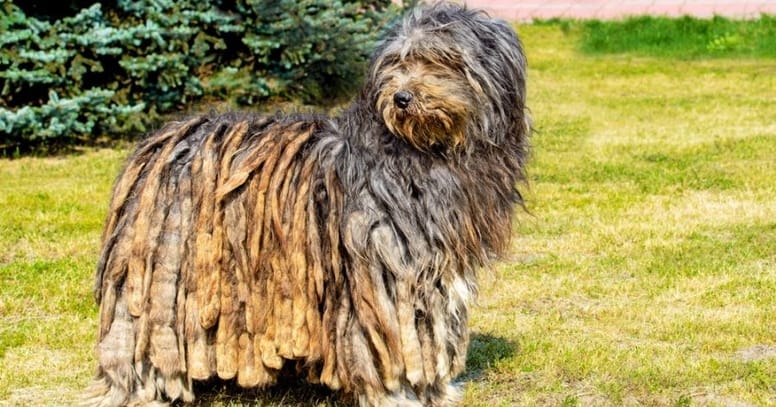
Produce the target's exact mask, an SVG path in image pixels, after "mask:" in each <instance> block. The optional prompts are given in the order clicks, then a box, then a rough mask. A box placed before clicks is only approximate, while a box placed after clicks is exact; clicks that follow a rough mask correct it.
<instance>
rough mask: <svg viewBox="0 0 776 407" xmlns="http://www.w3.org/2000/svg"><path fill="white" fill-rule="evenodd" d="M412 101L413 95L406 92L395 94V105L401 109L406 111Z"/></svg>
mask: <svg viewBox="0 0 776 407" xmlns="http://www.w3.org/2000/svg"><path fill="white" fill-rule="evenodd" d="M411 101H412V93H409V92H405V91H403V90H402V91H398V92H396V93H394V95H393V103H395V104H396V106H397V107H398V108H399V109H406V108H407V106H409V105H410V102H411Z"/></svg>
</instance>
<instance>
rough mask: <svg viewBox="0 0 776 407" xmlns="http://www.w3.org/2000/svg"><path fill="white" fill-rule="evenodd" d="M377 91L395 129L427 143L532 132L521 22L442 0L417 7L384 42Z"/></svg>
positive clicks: (378, 104)
mask: <svg viewBox="0 0 776 407" xmlns="http://www.w3.org/2000/svg"><path fill="white" fill-rule="evenodd" d="M367 79H368V81H369V85H368V86H369V87H370V88H371V93H370V94H369V97H370V99H371V102H372V103H374V106H375V108H376V110H377V113H378V115H379V116H380V117H381V118H382V120H383V121H384V122H385V125H386V127H387V128H388V130H389V131H390V132H391V133H393V134H394V135H396V136H398V137H401V138H403V139H404V140H406V141H407V142H408V143H410V144H412V145H413V146H415V147H416V148H418V149H420V150H437V149H443V150H446V149H450V148H452V149H455V148H459V147H461V146H464V145H466V144H467V143H471V142H472V141H475V140H479V141H483V142H485V143H489V144H496V145H501V143H502V142H503V141H504V140H503V139H504V138H505V137H523V136H525V134H526V133H527V132H528V125H527V116H526V114H525V112H524V110H525V55H524V53H523V49H522V46H521V44H520V41H519V40H518V38H517V36H516V34H515V32H514V30H513V29H512V28H511V27H510V26H509V25H507V24H506V23H504V22H502V21H499V20H493V19H491V18H489V17H488V16H487V15H485V14H484V13H482V12H478V11H472V10H467V9H465V8H463V7H460V6H457V5H453V4H449V3H437V4H435V5H431V6H424V7H420V8H417V9H414V10H412V11H410V12H409V13H408V14H407V15H406V16H405V17H404V19H403V20H401V21H400V22H399V23H398V24H396V25H395V26H394V27H393V28H392V29H391V30H390V31H389V32H388V34H387V35H386V37H385V38H384V39H383V41H382V42H381V43H380V45H379V46H378V48H377V51H376V53H375V55H374V56H373V58H372V62H371V65H370V69H369V76H368V78H367Z"/></svg>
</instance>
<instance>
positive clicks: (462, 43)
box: [86, 3, 531, 406]
mask: <svg viewBox="0 0 776 407" xmlns="http://www.w3.org/2000/svg"><path fill="white" fill-rule="evenodd" d="M364 82H365V84H364V86H363V88H362V90H361V91H360V93H358V94H357V96H356V97H355V99H354V101H353V103H352V104H351V105H350V106H349V107H347V108H345V109H344V110H343V112H342V113H341V115H339V116H338V117H334V118H329V117H325V116H323V115H312V114H310V115H306V114H289V115H282V114H276V115H258V114H251V113H221V114H217V113H210V114H203V115H200V116H196V117H191V118H188V119H185V120H181V121H177V122H172V123H169V124H168V125H166V126H165V127H163V128H162V129H160V130H158V131H156V132H155V133H153V134H151V135H150V136H149V137H147V138H146V139H145V140H144V141H142V142H141V143H140V144H139V145H138V147H137V149H136V150H135V151H134V153H133V154H132V155H131V156H130V157H129V159H128V160H127V162H126V164H125V166H124V168H123V170H122V172H121V174H120V176H119V177H118V180H117V181H116V184H115V186H114V189H113V195H112V200H111V203H110V208H109V213H108V216H107V220H106V224H105V228H104V232H103V236H102V251H101V256H100V258H99V262H98V267H97V273H96V279H95V280H96V281H95V297H96V300H97V303H98V304H99V307H100V312H99V340H98V344H97V359H98V364H99V366H98V369H97V377H96V379H95V381H94V383H93V385H92V387H91V388H90V390H89V391H88V392H87V397H86V404H90V405H97V406H121V405H133V404H135V405H137V404H164V403H169V402H172V401H175V400H182V401H184V402H190V401H192V400H194V398H195V395H194V392H193V383H194V382H195V381H201V380H208V379H213V378H219V379H223V380H234V381H236V383H237V384H238V385H239V386H241V387H244V388H261V387H266V386H270V385H272V384H274V383H276V382H277V381H278V380H279V379H281V378H283V377H285V374H286V373H288V372H291V373H292V374H294V375H299V376H302V377H304V378H306V379H307V380H309V381H310V382H313V383H320V384H322V385H325V386H327V387H328V388H330V389H333V390H341V391H342V393H343V394H345V395H346V397H348V396H349V397H351V398H352V399H353V400H355V401H357V402H358V403H359V404H360V405H361V406H449V405H455V404H456V403H458V402H459V401H460V398H461V391H460V388H459V385H458V384H456V383H455V382H454V379H455V378H456V376H457V375H458V374H459V373H461V372H462V371H463V370H464V368H465V362H466V351H467V347H468V342H469V331H468V327H467V318H468V307H469V304H470V303H471V301H472V300H473V298H474V297H475V295H476V291H477V283H476V274H477V271H478V270H479V269H481V268H483V267H487V265H488V264H490V263H491V262H492V261H493V260H494V259H496V258H498V256H499V254H501V253H503V252H504V251H505V249H506V248H507V246H508V241H509V237H510V232H511V224H512V218H513V212H514V209H515V207H516V206H522V205H523V198H522V196H521V194H520V192H519V190H518V188H517V186H518V185H521V184H523V183H525V182H526V175H525V165H526V160H527V159H528V156H529V138H530V133H531V125H530V119H529V115H528V111H527V108H526V58H525V54H524V51H523V47H522V45H521V42H520V40H519V39H518V37H517V35H516V33H515V32H514V30H513V29H512V28H511V27H510V26H509V25H508V24H506V23H504V22H502V21H498V20H494V19H491V18H489V17H488V16H487V15H486V14H485V13H483V12H480V11H476V10H469V9H467V8H465V7H461V6H458V5H454V4H450V3H436V4H433V5H424V6H421V7H418V8H416V9H414V10H412V11H410V12H408V13H407V15H406V16H405V17H404V18H403V19H402V20H401V21H399V22H398V23H396V24H395V25H394V26H393V27H392V28H390V29H389V30H388V32H387V33H386V35H385V36H384V37H383V38H382V40H381V41H380V42H379V43H378V45H377V48H376V50H375V52H374V54H373V56H372V58H371V61H370V64H369V68H368V72H367V74H366V77H365V80H364ZM281 372H284V374H283V375H281Z"/></svg>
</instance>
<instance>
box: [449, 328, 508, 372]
mask: <svg viewBox="0 0 776 407" xmlns="http://www.w3.org/2000/svg"><path fill="white" fill-rule="evenodd" d="M517 348H518V344H517V343H515V342H514V341H511V340H508V339H504V338H502V337H500V336H494V335H491V334H488V333H476V332H475V333H472V337H471V342H470V343H469V353H468V354H467V356H466V371H464V372H463V374H461V376H459V378H458V381H460V382H463V383H464V384H466V382H470V381H473V380H477V379H480V378H481V377H483V376H484V375H485V373H486V372H487V370H488V369H490V368H491V367H492V366H493V365H494V364H495V363H496V362H498V361H500V360H502V359H506V358H508V357H511V356H512V355H514V354H515V352H516V351H517Z"/></svg>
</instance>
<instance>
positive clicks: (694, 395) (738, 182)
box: [0, 23, 776, 407]
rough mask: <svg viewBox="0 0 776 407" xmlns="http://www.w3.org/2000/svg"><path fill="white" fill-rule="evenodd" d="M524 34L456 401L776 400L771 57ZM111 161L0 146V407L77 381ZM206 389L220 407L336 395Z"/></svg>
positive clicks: (54, 395)
mask: <svg viewBox="0 0 776 407" xmlns="http://www.w3.org/2000/svg"><path fill="white" fill-rule="evenodd" d="M752 24H757V23H752ZM519 29H520V33H521V35H522V36H523V39H524V42H525V44H526V47H527V49H528V53H529V66H530V72H529V86H530V88H529V104H530V107H531V110H532V112H533V113H532V114H533V117H534V119H535V124H536V127H537V129H538V132H537V133H536V134H535V137H534V152H533V160H532V161H531V163H530V168H529V173H530V178H531V186H530V188H529V189H528V190H527V193H526V196H527V199H528V207H529V209H530V211H531V214H525V213H522V212H521V213H520V214H519V216H518V220H517V222H516V223H515V226H514V236H515V237H514V239H513V245H512V249H511V251H510V255H509V257H508V258H507V259H506V261H505V262H504V263H501V264H499V265H498V266H497V267H495V268H494V270H492V271H491V272H484V273H482V290H481V295H480V299H479V304H478V305H477V306H476V307H475V308H474V309H473V313H472V318H471V326H472V330H473V340H472V345H471V347H470V354H469V363H468V366H469V369H468V370H467V372H466V373H465V374H464V376H463V380H464V381H465V383H466V396H465V401H464V403H463V405H465V406H488V407H492V406H516V405H517V406H621V405H646V406H707V405H708V406H726V405H735V406H749V405H754V406H768V405H774V404H776V359H775V358H774V354H776V318H774V315H776V295H774V293H776V199H774V197H776V181H774V180H776V122H775V121H774V118H775V117H776V93H774V90H775V89H776V68H774V66H775V65H774V60H773V59H761V58H755V57H752V56H747V57H746V58H724V57H720V56H715V57H714V58H694V59H689V60H688V59H685V58H683V57H681V58H668V57H666V56H650V55H649V54H648V53H641V52H630V51H629V52H627V53H617V54H608V53H589V52H586V51H580V49H579V44H580V42H581V41H583V40H584V36H583V33H582V32H581V31H578V30H573V29H572V30H564V26H563V25H561V24H550V25H532V26H522V27H519ZM632 48H633V47H631V49H632ZM125 154H126V151H118V150H109V149H102V150H88V151H85V152H84V153H82V154H79V155H72V156H66V157H54V158H30V157H27V158H20V159H14V160H0V404H6V403H7V404H9V405H36V404H38V405H40V404H44V405H69V404H72V400H73V399H74V398H75V397H76V396H77V394H78V392H79V391H80V390H81V389H83V388H84V387H85V386H86V385H87V383H88V382H89V379H90V377H91V375H92V373H93V369H94V366H95V360H94V354H93V347H94V339H95V332H96V313H97V309H96V306H95V305H94V304H93V301H92V297H91V284H92V282H91V280H92V273H93V268H94V263H95V261H96V257H97V250H98V244H99V234H100V228H101V224H102V221H103V217H104V213H105V210H106V207H107V200H108V196H109V194H110V186H111V182H112V179H113V177H114V176H115V174H116V172H117V171H118V169H119V167H120V165H121V159H122V157H124V155H125ZM214 389H215V391H214V392H213V394H212V395H211V396H210V398H209V400H210V401H212V402H213V404H215V405H256V404H257V403H258V404H259V405H300V406H301V405H309V404H310V403H309V400H314V403H313V404H315V405H337V404H338V403H337V401H336V400H337V399H336V398H332V397H331V396H330V395H329V394H328V393H327V392H325V391H321V390H320V389H318V388H315V387H301V388H300V387H299V386H296V385H294V386H290V387H289V388H280V389H275V390H273V391H272V392H271V393H270V395H269V396H268V397H266V398H259V399H258V401H257V399H256V395H255V394H253V393H250V392H249V393H244V394H242V395H241V394H240V393H239V392H236V391H234V389H230V388H221V387H215V388H214Z"/></svg>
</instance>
